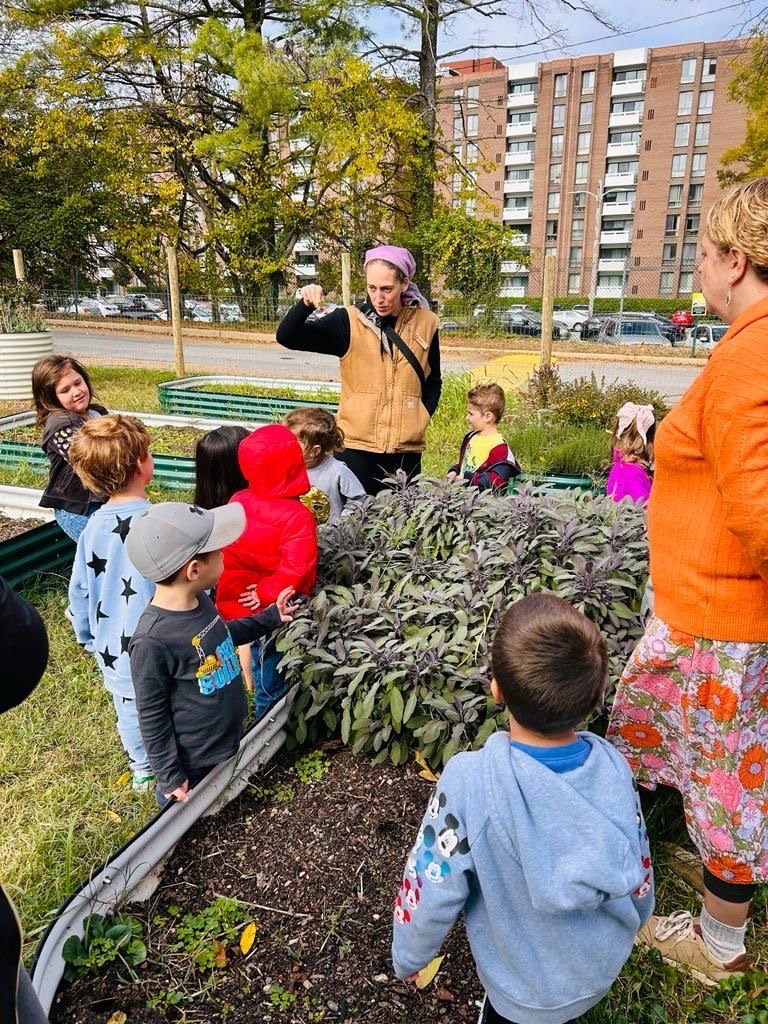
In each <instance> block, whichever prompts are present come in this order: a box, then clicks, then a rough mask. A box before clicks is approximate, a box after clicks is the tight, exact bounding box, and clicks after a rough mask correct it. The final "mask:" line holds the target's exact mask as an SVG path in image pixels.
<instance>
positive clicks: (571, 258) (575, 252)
mask: <svg viewBox="0 0 768 1024" xmlns="http://www.w3.org/2000/svg"><path fill="white" fill-rule="evenodd" d="M568 265H569V266H571V267H580V266H581V246H580V245H572V246H571V248H570V250H569V252H568Z"/></svg>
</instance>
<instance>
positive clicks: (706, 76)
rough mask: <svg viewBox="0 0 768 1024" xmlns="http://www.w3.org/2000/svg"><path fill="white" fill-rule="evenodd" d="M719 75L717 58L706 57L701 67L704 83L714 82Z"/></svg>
mask: <svg viewBox="0 0 768 1024" xmlns="http://www.w3.org/2000/svg"><path fill="white" fill-rule="evenodd" d="M716 73H717V58H716V57H705V58H704V61H703V62H702V65H701V80H702V82H714V80H715V74H716Z"/></svg>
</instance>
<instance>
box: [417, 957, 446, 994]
mask: <svg viewBox="0 0 768 1024" xmlns="http://www.w3.org/2000/svg"><path fill="white" fill-rule="evenodd" d="M442 962H443V958H442V957H441V956H436V957H435V959H434V960H430V962H429V963H428V964H427V966H426V967H422V969H421V970H420V971H419V973H418V974H417V975H416V988H426V987H427V985H429V984H430V982H431V981H432V980H433V979H434V977H435V975H436V974H437V972H438V971H439V970H440V964H441V963H442Z"/></svg>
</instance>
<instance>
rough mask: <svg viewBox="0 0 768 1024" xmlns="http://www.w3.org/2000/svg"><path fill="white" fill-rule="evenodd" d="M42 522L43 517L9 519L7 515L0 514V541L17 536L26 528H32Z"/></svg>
mask: <svg viewBox="0 0 768 1024" xmlns="http://www.w3.org/2000/svg"><path fill="white" fill-rule="evenodd" d="M44 522H45V520H44V519H11V518H10V517H9V516H3V515H0V542H2V541H4V540H10V539H11V537H18V536H19V535H20V534H22V533H26V532H27V530H34V528H35V527H36V526H42V524H43V523H44Z"/></svg>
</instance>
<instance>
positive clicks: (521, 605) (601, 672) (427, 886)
mask: <svg viewBox="0 0 768 1024" xmlns="http://www.w3.org/2000/svg"><path fill="white" fill-rule="evenodd" d="M492 663H493V680H492V682H491V692H492V694H493V696H494V698H495V699H496V700H497V701H499V702H501V701H503V702H504V704H505V706H506V709H507V712H508V715H509V732H497V733H495V734H494V735H492V736H491V737H490V739H489V740H488V741H487V743H486V744H485V746H484V747H483V748H482V749H481V750H478V751H476V752H473V753H462V754H456V755H455V756H454V757H453V758H451V760H450V761H449V763H448V765H447V767H446V769H445V771H444V772H443V774H442V777H441V779H440V781H439V782H438V785H437V789H436V791H435V793H434V795H433V797H432V799H431V800H430V802H429V806H428V808H427V813H426V815H425V817H424V820H423V823H422V826H421V828H420V830H419V834H418V836H417V839H416V845H415V846H414V848H413V850H412V851H411V854H410V856H409V857H408V861H407V863H406V869H405V874H404V878H403V882H402V886H401V888H400V893H399V895H398V897H397V904H396V908H395V919H394V936H393V943H392V957H393V961H394V965H395V972H396V974H397V976H398V977H399V978H403V979H406V980H412V979H413V978H414V976H415V974H416V973H417V972H418V971H420V970H421V969H422V968H424V967H425V966H426V965H427V964H428V963H429V962H430V961H431V960H432V959H433V958H434V957H435V955H436V954H437V952H438V950H439V949H440V946H441V944H442V942H443V940H444V939H445V937H446V935H447V934H448V932H449V931H450V929H451V927H452V925H453V924H454V922H455V921H456V920H457V918H458V916H459V914H461V913H463V914H464V922H465V926H466V929H467V936H468V938H469V944H470V947H471V949H472V954H473V956H474V959H475V964H476V967H477V972H478V975H479V977H480V981H481V982H482V984H483V987H484V988H485V990H486V1000H485V1003H484V1008H483V1014H482V1017H481V1021H482V1022H483V1024H510V1022H516V1024H565V1022H568V1021H573V1020H575V1019H577V1018H579V1017H580V1016H581V1015H582V1014H584V1013H586V1012H587V1010H589V1009H590V1008H591V1007H592V1006H594V1005H595V1004H596V1003H598V1002H599V1001H600V1000H601V999H602V998H603V996H604V995H605V994H606V993H607V992H608V990H609V989H610V987H611V985H612V984H613V982H614V980H615V979H616V977H617V975H618V974H619V972H620V971H621V968H622V966H623V965H624V962H625V961H626V959H627V957H628V956H629V954H630V952H631V950H632V944H633V942H634V939H635V936H636V934H637V932H638V930H639V929H640V927H641V926H642V925H643V924H644V923H645V922H646V921H647V920H648V918H649V917H650V915H651V913H652V911H653V902H654V896H653V874H652V870H651V860H650V854H649V849H648V839H647V834H646V831H645V824H644V822H643V818H642V813H641V811H640V801H639V799H638V795H637V790H636V789H635V785H634V782H633V780H632V775H631V772H630V771H629V769H628V767H627V764H626V762H625V761H624V759H623V758H622V757H621V756H620V755H617V753H616V751H615V750H614V749H613V748H612V747H611V745H610V744H609V743H607V742H606V741H605V740H603V739H601V738H600V737H598V736H595V735H593V734H592V733H589V732H577V731H576V730H577V727H578V726H579V725H580V724H581V723H582V722H584V721H585V720H586V719H587V717H588V716H589V715H590V713H591V712H592V711H593V710H594V709H595V708H596V707H597V706H598V705H599V704H600V703H601V702H602V700H603V695H604V692H605V687H606V684H607V680H608V656H607V651H606V647H605V643H604V641H603V639H602V637H601V636H600V634H599V632H598V630H597V629H596V627H595V626H594V625H593V623H591V622H590V621H589V620H588V619H587V618H585V616H584V615H582V614H581V613H580V612H578V611H576V609H575V608H573V607H572V606H571V605H569V604H568V603H567V602H566V601H563V600H562V599H561V598H558V597H555V596H554V595H553V594H533V595H530V596H528V597H525V598H523V599H522V600H520V601H518V602H516V603H515V604H514V605H512V607H511V608H510V609H509V610H508V611H507V612H506V614H505V615H504V617H503V618H502V620H501V622H500V624H499V627H498V630H497V632H496V636H495V638H494V641H493V649H492Z"/></svg>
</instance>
